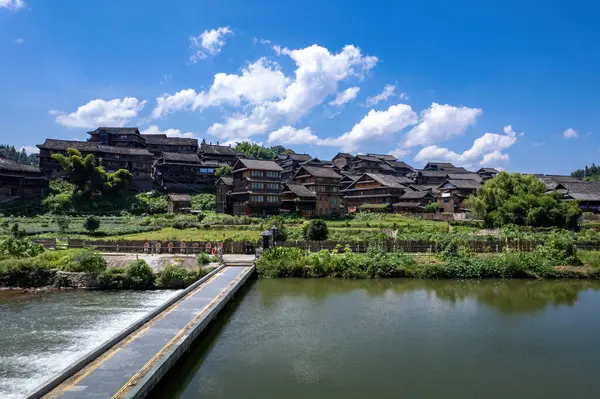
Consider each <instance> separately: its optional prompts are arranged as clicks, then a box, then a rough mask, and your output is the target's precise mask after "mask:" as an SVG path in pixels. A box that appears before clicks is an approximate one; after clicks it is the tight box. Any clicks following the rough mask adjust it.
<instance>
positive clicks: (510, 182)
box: [466, 172, 581, 228]
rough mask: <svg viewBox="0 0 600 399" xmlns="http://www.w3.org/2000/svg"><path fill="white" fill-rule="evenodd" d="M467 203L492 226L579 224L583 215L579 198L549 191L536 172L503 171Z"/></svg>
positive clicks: (567, 225) (562, 225)
mask: <svg viewBox="0 0 600 399" xmlns="http://www.w3.org/2000/svg"><path fill="white" fill-rule="evenodd" d="M466 205H467V206H468V207H469V208H471V209H472V210H473V211H474V212H475V213H476V214H478V215H479V216H480V217H481V218H483V220H484V222H485V224H486V225H487V226H488V227H500V226H503V225H507V224H514V225H518V226H532V227H552V226H556V227H567V228H574V227H576V226H577V220H578V218H579V216H580V215H581V210H580V209H579V205H578V204H577V202H575V201H563V200H562V198H561V196H560V195H559V194H558V193H551V194H546V187H545V185H544V184H543V183H542V182H540V181H539V180H538V179H537V178H536V177H535V176H533V175H522V174H519V173H506V172H502V173H500V174H498V176H496V177H495V178H493V179H490V180H488V181H487V182H486V183H485V184H484V185H483V186H482V187H481V188H480V189H479V190H478V191H477V195H476V196H471V197H469V198H468V199H467V201H466Z"/></svg>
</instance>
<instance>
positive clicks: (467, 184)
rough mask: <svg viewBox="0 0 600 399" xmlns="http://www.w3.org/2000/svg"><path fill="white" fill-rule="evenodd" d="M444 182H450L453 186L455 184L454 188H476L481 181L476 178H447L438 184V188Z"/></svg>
mask: <svg viewBox="0 0 600 399" xmlns="http://www.w3.org/2000/svg"><path fill="white" fill-rule="evenodd" d="M446 183H450V184H452V185H453V186H455V187H456V188H462V189H467V190H468V189H474V190H476V189H478V188H479V187H481V182H478V181H476V180H453V179H448V180H446V181H445V182H444V183H442V184H441V185H440V188H441V187H442V186H443V185H445V184H446Z"/></svg>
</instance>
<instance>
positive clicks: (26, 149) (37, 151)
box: [19, 145, 40, 154]
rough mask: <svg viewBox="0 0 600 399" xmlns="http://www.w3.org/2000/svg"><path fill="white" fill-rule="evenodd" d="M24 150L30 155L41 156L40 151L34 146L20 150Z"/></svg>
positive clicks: (25, 146) (26, 146) (27, 146)
mask: <svg viewBox="0 0 600 399" xmlns="http://www.w3.org/2000/svg"><path fill="white" fill-rule="evenodd" d="M23 150H25V152H27V153H28V154H39V152H40V149H39V148H37V147H36V146H34V145H24V146H23V147H21V148H19V151H23Z"/></svg>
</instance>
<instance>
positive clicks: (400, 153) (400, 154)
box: [388, 148, 410, 159]
mask: <svg viewBox="0 0 600 399" xmlns="http://www.w3.org/2000/svg"><path fill="white" fill-rule="evenodd" d="M388 154H389V155H393V156H395V157H396V158H398V159H402V158H404V157H405V156H407V155H409V154H410V150H405V149H403V148H396V149H395V150H393V151H390V152H388Z"/></svg>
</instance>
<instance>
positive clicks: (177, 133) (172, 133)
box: [141, 125, 197, 139]
mask: <svg viewBox="0 0 600 399" xmlns="http://www.w3.org/2000/svg"><path fill="white" fill-rule="evenodd" d="M141 133H142V134H165V135H167V137H182V138H188V139H195V138H197V137H196V133H192V132H185V133H183V132H182V131H181V130H179V129H167V130H160V128H159V127H158V126H156V125H151V126H148V128H147V129H145V130H142V132H141Z"/></svg>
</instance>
